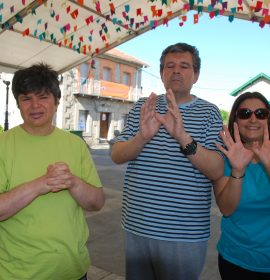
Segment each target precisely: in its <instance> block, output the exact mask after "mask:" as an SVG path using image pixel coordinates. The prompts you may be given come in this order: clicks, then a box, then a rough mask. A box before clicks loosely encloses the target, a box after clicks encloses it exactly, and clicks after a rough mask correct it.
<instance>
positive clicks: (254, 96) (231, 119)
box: [228, 91, 270, 140]
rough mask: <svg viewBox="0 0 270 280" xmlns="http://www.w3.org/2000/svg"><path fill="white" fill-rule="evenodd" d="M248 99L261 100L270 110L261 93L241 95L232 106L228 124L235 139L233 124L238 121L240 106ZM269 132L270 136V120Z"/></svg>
mask: <svg viewBox="0 0 270 280" xmlns="http://www.w3.org/2000/svg"><path fill="white" fill-rule="evenodd" d="M247 99H259V100H261V101H262V102H263V103H264V105H265V107H266V108H267V109H268V110H270V104H269V102H268V100H267V99H266V98H265V97H264V96H263V95H262V94H261V93H260V92H257V91H254V92H250V91H247V92H245V93H243V94H241V95H239V96H238V97H237V99H236V100H235V101H234V103H233V106H232V109H231V112H230V116H229V122H228V129H229V132H230V134H231V136H232V138H233V140H235V139H234V127H233V124H234V122H235V120H236V113H237V110H238V108H239V106H240V105H241V104H242V103H243V102H244V101H245V100H247ZM268 131H269V135H270V118H268Z"/></svg>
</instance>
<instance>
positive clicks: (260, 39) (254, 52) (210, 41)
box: [117, 12, 270, 111]
mask: <svg viewBox="0 0 270 280" xmlns="http://www.w3.org/2000/svg"><path fill="white" fill-rule="evenodd" d="M191 13H192V12H190V13H189V14H188V16H187V18H188V20H187V22H185V24H184V26H182V27H180V26H179V19H178V18H176V19H174V20H172V21H169V25H168V27H166V26H160V27H157V28H156V29H155V30H151V31H149V32H146V33H144V34H142V35H140V36H138V37H136V38H134V39H132V40H130V41H128V42H126V43H124V44H122V45H120V46H118V47H117V48H118V49H119V50H121V51H123V52H125V53H127V54H129V55H132V56H134V57H136V58H138V59H140V60H142V61H144V62H146V63H147V64H149V65H150V67H148V68H146V69H144V70H143V74H142V75H143V77H142V86H143V90H144V93H145V94H146V95H148V94H149V93H151V92H152V91H153V92H156V93H157V94H161V93H164V87H163V85H162V83H161V80H160V75H159V59H160V55H161V53H162V51H163V50H164V49H165V48H166V47H167V46H168V45H171V44H175V43H178V42H184V43H188V44H191V45H194V46H196V47H197V48H198V50H199V53H200V57H201V61H202V63H201V64H202V65H201V73H200V77H199V80H198V82H197V83H196V84H195V85H194V86H193V89H192V94H195V95H197V96H198V97H201V98H204V99H206V100H208V101H212V102H213V103H215V104H216V105H217V106H219V108H221V109H224V110H227V111H229V110H230V108H231V105H232V103H233V101H234V99H235V98H234V97H232V96H231V95H230V93H231V92H232V91H233V90H235V89H237V88H238V87H240V86H242V85H243V84H244V83H246V82H247V81H249V80H250V79H252V78H254V77H255V76H257V75H258V74H259V73H261V72H263V73H265V74H266V75H268V76H270V25H266V26H265V27H264V28H261V27H260V26H259V24H258V23H252V22H250V21H245V20H238V19H235V20H234V21H233V22H229V20H228V17H225V16H219V17H215V18H213V19H210V17H209V15H208V13H204V14H203V15H202V16H201V17H200V18H199V23H198V24H194V23H193V16H192V14H191Z"/></svg>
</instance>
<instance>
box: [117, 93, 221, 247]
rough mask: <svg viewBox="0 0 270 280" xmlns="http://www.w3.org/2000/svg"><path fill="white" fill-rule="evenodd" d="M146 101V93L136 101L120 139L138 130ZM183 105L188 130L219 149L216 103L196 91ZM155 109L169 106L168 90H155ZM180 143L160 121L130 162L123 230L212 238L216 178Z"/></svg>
mask: <svg viewBox="0 0 270 280" xmlns="http://www.w3.org/2000/svg"><path fill="white" fill-rule="evenodd" d="M145 101H146V98H142V99H140V100H138V102H137V103H136V104H135V105H134V107H133V109H132V110H131V111H130V113H129V116H128V119H127V124H126V126H125V128H124V130H123V131H122V133H121V134H120V136H118V138H117V141H127V140H128V139H130V138H132V137H133V136H135V135H136V133H137V132H138V130H139V125H140V110H141V106H142V104H143V103H144V102H145ZM179 108H180V111H181V114H182V118H183V123H184V127H185V130H186V131H187V132H188V133H189V134H190V135H191V136H192V138H193V139H195V140H196V141H197V142H198V143H199V144H200V145H202V146H203V147H205V148H207V149H210V150H214V151H217V148H216V146H215V143H222V140H221V139H220V138H219V131H220V130H221V129H222V119H221V116H220V112H219V110H218V108H217V107H216V106H215V105H213V104H211V103H209V102H207V101H205V100H202V99H200V98H197V97H195V96H193V100H192V101H191V102H189V103H186V104H181V105H180V107H179ZM156 111H157V112H159V113H160V114H165V113H166V112H167V101H166V98H165V95H159V96H157V105H156ZM179 147H180V146H179V143H178V142H177V141H176V140H175V139H174V138H172V137H171V136H170V134H169V133H168V132H167V131H166V130H165V128H164V127H163V126H161V127H160V129H159V131H158V133H157V134H156V135H155V136H154V137H153V138H152V139H151V141H150V142H149V143H147V144H146V145H145V146H144V148H143V150H142V151H141V153H140V154H139V155H138V157H137V158H136V159H135V160H132V161H130V162H129V163H128V167H127V171H126V174H125V180H124V193H123V209H122V226H123V228H124V229H125V230H127V231H130V232H132V233H134V234H137V235H140V236H145V237H150V238H154V239H159V240H168V241H185V242H187V241H190V242H196V241H205V240H207V239H209V236H210V207H211V188H212V184H211V181H210V180H209V179H207V178H206V177H205V176H204V175H203V174H202V173H201V172H200V171H199V170H198V169H196V168H195V167H194V166H193V165H192V164H191V163H190V161H189V159H188V158H187V157H186V156H185V155H184V154H182V153H181V152H180V149H179ZM205 164H207V162H206V163H205Z"/></svg>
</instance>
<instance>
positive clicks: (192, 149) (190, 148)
mask: <svg viewBox="0 0 270 280" xmlns="http://www.w3.org/2000/svg"><path fill="white" fill-rule="evenodd" d="M196 151H197V142H196V141H195V140H193V141H192V142H191V143H189V144H187V145H186V147H185V148H184V149H183V148H182V147H181V152H182V153H183V154H184V155H187V156H188V155H195V154H196Z"/></svg>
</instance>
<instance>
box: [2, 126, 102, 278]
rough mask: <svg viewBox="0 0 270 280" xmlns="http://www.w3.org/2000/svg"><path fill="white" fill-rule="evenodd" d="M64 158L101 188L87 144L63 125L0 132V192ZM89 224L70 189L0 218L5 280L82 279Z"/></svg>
mask: <svg viewBox="0 0 270 280" xmlns="http://www.w3.org/2000/svg"><path fill="white" fill-rule="evenodd" d="M55 162H65V163H67V164H68V165H69V168H70V170H71V172H72V173H73V174H74V175H76V176H78V177H80V178H81V179H83V180H84V181H86V182H88V183H90V184H91V185H93V186H96V187H101V182H100V179H99V176H98V174H97V171H96V168H95V165H94V163H93V160H92V158H91V155H90V153H89V151H88V149H87V146H86V145H85V143H84V142H83V141H82V140H81V139H80V138H79V137H78V136H76V135H73V134H71V133H69V132H65V131H63V130H60V129H58V128H55V129H54V131H53V132H52V133H51V134H50V135H48V136H33V135H31V134H28V133H27V132H25V131H24V130H23V129H22V128H21V127H20V126H18V127H15V128H13V129H11V130H9V131H8V132H6V133H2V134H1V135H0V193H3V192H8V191H9V190H11V189H12V188H14V187H16V186H18V185H20V184H22V183H25V182H29V181H32V180H33V179H36V178H37V177H40V176H42V175H44V174H45V173H46V170H47V166H48V165H49V164H53V163H55ZM88 237H89V231H88V226H87V223H86V220H85V216H84V211H83V209H82V208H81V207H80V206H79V205H78V204H77V202H76V201H75V200H74V199H73V197H72V196H71V195H70V194H69V191H67V190H64V191H60V192H57V193H48V194H46V195H42V196H39V197H38V198H36V199H35V200H34V201H33V202H32V203H30V204H29V205H28V206H27V207H25V208H23V209H22V210H21V211H19V212H18V213H17V214H15V215H14V216H12V217H10V218H9V219H7V220H5V221H1V222H0V280H18V279H20V280H24V279H28V280H33V279H38V280H45V279H46V280H73V279H74V280H77V279H78V278H80V277H81V276H83V274H84V273H85V272H86V271H87V269H88V266H89V264H90V260H89V255H88V250H87V247H86V242H87V240H88Z"/></svg>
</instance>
